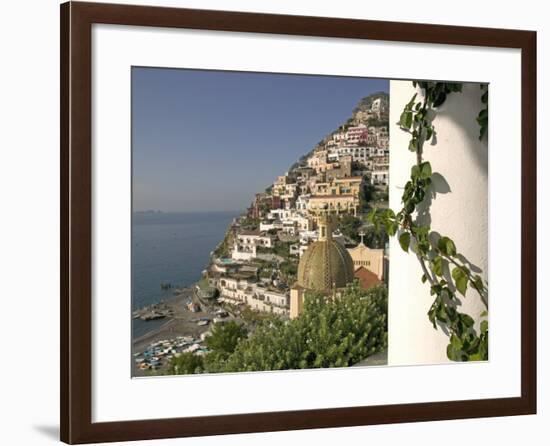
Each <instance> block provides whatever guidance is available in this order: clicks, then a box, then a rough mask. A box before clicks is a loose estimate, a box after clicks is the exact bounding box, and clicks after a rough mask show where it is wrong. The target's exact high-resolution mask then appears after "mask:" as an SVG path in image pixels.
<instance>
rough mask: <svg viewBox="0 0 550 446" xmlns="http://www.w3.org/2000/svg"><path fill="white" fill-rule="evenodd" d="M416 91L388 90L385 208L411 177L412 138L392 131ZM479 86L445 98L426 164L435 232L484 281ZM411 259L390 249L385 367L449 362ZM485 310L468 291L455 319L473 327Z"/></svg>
mask: <svg viewBox="0 0 550 446" xmlns="http://www.w3.org/2000/svg"><path fill="white" fill-rule="evenodd" d="M415 91H416V90H415V89H414V88H413V86H412V83H411V82H410V81H391V83H390V206H391V208H392V209H400V205H401V194H402V191H403V190H402V187H403V186H404V184H405V183H406V182H407V180H408V178H409V175H410V168H411V166H412V165H413V163H414V162H415V154H414V153H412V152H410V151H408V149H407V146H408V140H409V135H408V134H407V133H405V132H403V131H402V130H400V129H399V128H398V126H397V125H395V123H396V122H398V121H399V117H400V114H401V111H402V110H403V107H404V105H405V104H406V103H407V102H408V101H409V100H410V99H411V97H412V95H413V94H414V93H415ZM480 97H481V91H480V88H479V85H478V84H465V85H464V88H463V92H462V93H453V94H450V95H449V96H448V97H447V101H446V102H445V104H444V105H443V106H442V107H441V108H440V109H439V112H438V114H437V117H436V118H435V121H434V125H435V127H436V130H437V144H436V145H433V146H432V145H430V144H426V145H425V146H424V159H425V160H427V161H430V163H431V165H432V170H433V172H434V173H435V174H434V190H435V193H436V195H435V198H434V199H433V201H432V204H431V212H430V215H429V216H426V218H427V219H428V220H431V226H432V230H433V231H437V232H439V233H440V234H442V235H447V236H449V237H451V238H452V239H453V240H454V241H455V243H456V246H457V249H458V251H459V252H460V253H462V254H464V256H465V257H466V258H467V259H468V260H469V261H470V262H471V263H472V265H473V266H472V269H473V270H477V269H479V270H481V271H483V273H482V277H483V278H484V279H487V275H486V271H487V266H488V264H487V261H488V259H487V252H488V232H487V231H488V178H487V155H488V153H487V143H486V142H484V143H481V142H479V140H478V134H479V126H478V124H477V122H476V120H475V117H476V116H477V114H478V113H479V110H480V109H481V108H482V104H481V100H480ZM421 275H422V272H421V270H420V265H419V263H418V260H417V259H416V257H415V256H414V254H406V253H405V252H403V250H402V249H401V248H400V246H399V244H398V242H397V240H396V239H395V238H392V240H391V241H390V280H389V316H388V317H389V329H388V330H389V333H388V337H389V348H388V363H389V364H391V365H398V364H426V363H438V362H447V361H448V359H447V357H446V346H447V343H448V338H447V336H446V335H444V333H443V332H442V331H441V329H438V330H434V328H433V326H432V325H431V323H430V322H429V320H428V317H427V311H428V309H429V308H430V305H431V303H432V301H433V297H432V296H430V292H429V285H428V284H427V283H426V284H422V283H421V281H420V277H421ZM484 309H485V307H484V305H483V303H482V302H481V300H480V298H479V296H478V295H477V293H476V292H475V291H472V290H471V289H469V290H468V292H467V295H466V297H465V298H463V299H462V306H461V307H460V311H462V312H466V313H468V314H470V315H471V316H472V317H473V318H474V319H475V320H476V322H478V319H479V315H480V313H481V312H482V311H483V310H484Z"/></svg>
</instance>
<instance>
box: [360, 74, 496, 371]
mask: <svg viewBox="0 0 550 446" xmlns="http://www.w3.org/2000/svg"><path fill="white" fill-rule="evenodd" d="M413 85H414V86H415V87H418V88H420V90H421V91H422V95H421V98H418V94H415V95H414V96H413V97H412V98H411V100H410V101H409V102H408V103H407V104H406V105H405V108H404V110H403V112H402V113H401V117H400V120H399V123H398V125H399V127H400V128H401V129H402V130H403V131H405V132H407V133H409V134H410V140H409V146H408V148H409V150H410V151H412V152H415V153H416V163H415V164H414V165H413V166H412V168H411V174H410V179H409V181H408V182H407V183H406V184H405V187H404V191H403V195H402V198H401V201H402V206H403V207H402V209H401V210H399V211H398V212H394V211H393V210H392V209H384V210H380V209H373V210H372V211H371V212H370V213H369V214H368V220H369V221H370V222H371V223H372V224H374V226H375V228H376V229H380V228H383V229H384V230H385V231H386V232H387V234H388V235H389V236H396V237H397V238H398V241H399V244H400V246H401V248H402V249H403V250H404V251H405V252H412V253H413V254H414V255H415V256H416V258H417V259H418V262H419V264H420V268H421V270H422V276H421V280H422V282H423V283H426V282H428V284H429V286H430V293H431V295H432V296H433V297H434V300H433V303H432V305H431V306H430V309H429V310H428V318H429V320H430V322H431V323H432V324H433V327H434V329H437V327H438V326H439V327H440V328H441V329H442V330H443V331H444V332H445V333H447V334H448V335H449V344H448V346H447V357H448V358H449V359H451V360H453V361H476V360H486V359H488V342H489V327H488V321H487V311H484V312H483V313H482V314H481V315H480V318H482V319H483V320H482V321H481V323H480V326H479V331H476V329H475V328H474V320H473V318H472V317H471V316H469V315H468V314H466V313H462V312H460V311H459V310H458V306H459V305H460V297H459V295H462V296H466V291H467V289H468V288H469V287H471V288H472V289H474V290H475V291H476V292H477V294H478V295H479V297H480V299H481V300H482V301H483V303H484V304H485V307H486V308H487V292H488V286H487V284H486V283H485V282H484V280H483V279H482V277H481V276H480V275H479V274H475V273H474V272H473V271H472V269H471V267H470V264H469V262H468V261H467V260H466V258H465V257H464V256H463V255H461V254H460V252H459V251H458V249H457V247H456V244H455V243H454V241H453V240H452V239H451V238H449V237H447V236H445V235H440V234H438V233H437V232H435V231H433V230H432V228H431V225H430V224H428V223H426V222H425V221H423V220H425V219H423V218H421V216H422V215H426V214H427V213H428V212H429V203H430V202H431V201H430V200H427V198H428V197H429V194H433V189H432V187H431V186H432V181H433V178H432V167H431V165H430V162H429V161H424V159H423V148H424V144H425V143H426V142H431V143H432V144H436V129H435V127H434V125H433V121H434V118H435V115H436V112H437V108H438V107H440V106H441V105H443V103H444V102H445V100H446V99H447V96H448V95H449V94H452V93H458V92H461V91H462V84H459V83H445V82H413ZM487 94H488V93H487V92H485V93H484V94H483V97H482V102H483V103H484V104H487ZM417 98H418V99H417ZM477 121H478V123H479V124H480V139H481V138H483V136H484V135H485V134H486V132H487V122H488V121H487V109H484V110H482V111H481V112H480V113H479V115H478V117H477Z"/></svg>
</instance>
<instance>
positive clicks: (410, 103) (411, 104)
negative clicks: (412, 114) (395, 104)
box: [405, 93, 418, 110]
mask: <svg viewBox="0 0 550 446" xmlns="http://www.w3.org/2000/svg"><path fill="white" fill-rule="evenodd" d="M417 95H418V93H415V94H414V95H413V97H412V98H411V100H410V101H409V103H408V104H407V105H406V106H405V108H406V109H408V110H410V109H411V108H412V106H413V104H414V101H415V100H416V96H417Z"/></svg>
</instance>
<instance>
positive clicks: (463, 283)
mask: <svg viewBox="0 0 550 446" xmlns="http://www.w3.org/2000/svg"><path fill="white" fill-rule="evenodd" d="M452 276H453V279H454V281H455V286H456V289H457V290H458V292H459V293H460V294H462V295H463V296H465V295H466V289H467V288H468V276H467V275H466V273H465V272H464V269H463V268H462V267H459V266H457V267H456V268H454V269H453V272H452Z"/></svg>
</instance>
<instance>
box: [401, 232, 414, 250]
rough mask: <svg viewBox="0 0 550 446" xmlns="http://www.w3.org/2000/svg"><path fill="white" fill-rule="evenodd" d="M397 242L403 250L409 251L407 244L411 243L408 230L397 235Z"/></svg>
mask: <svg viewBox="0 0 550 446" xmlns="http://www.w3.org/2000/svg"><path fill="white" fill-rule="evenodd" d="M399 244H400V245H401V248H402V249H403V251H405V252H409V245H410V244H411V234H410V233H408V232H403V233H402V234H401V235H400V236H399Z"/></svg>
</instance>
